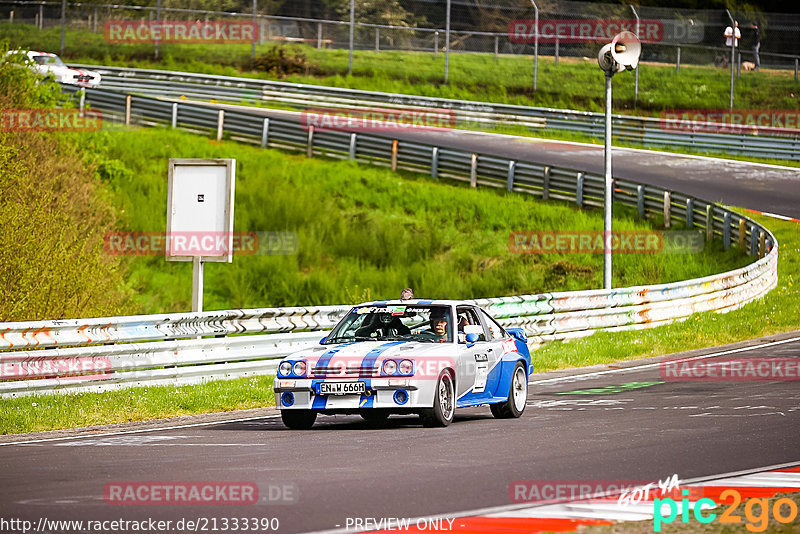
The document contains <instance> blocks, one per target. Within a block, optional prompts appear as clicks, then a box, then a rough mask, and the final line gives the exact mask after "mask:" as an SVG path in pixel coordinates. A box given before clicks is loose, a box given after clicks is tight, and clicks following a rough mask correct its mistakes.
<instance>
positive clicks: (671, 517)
mask: <svg viewBox="0 0 800 534" xmlns="http://www.w3.org/2000/svg"><path fill="white" fill-rule="evenodd" d="M688 494H689V492H688V491H687V490H683V495H684V496H686V495H688ZM719 498H720V500H721V501H722V502H723V503H726V501H727V500H728V499H731V502H730V504H728V507H727V509H726V510H725V511H724V512H723V513H722V514H721V515H720V516H719V522H720V523H725V524H731V523H732V524H740V523H742V518H741V517H740V516H738V515H736V514H735V513H734V512H735V511H736V509H737V508H738V507H739V505H740V504H741V503H742V495H741V493H739V490H735V489H727V490H725V491H723V492H722V493H721V494H720V496H719ZM726 504H727V503H726ZM717 506H718V505H717V503H716V502H715V501H714V500H713V499H708V498H704V499H699V500H697V501H696V502H695V504H694V510H693V514H694V518H695V520H696V521H697V522H698V523H712V522H713V521H714V520H715V519H716V518H717V514H714V513H709V514H707V515H703V510H708V509H711V508H716V507H717ZM784 506H785V507H786V508H787V509H788V510H785V508H784ZM665 508H666V509H667V510H668V515H667V516H666V517H664V509H665ZM756 508H758V511H756ZM784 511H787V512H788V513H784ZM769 514H770V508H769V499H766V498H752V497H751V498H749V499H747V501H745V505H744V516H745V518H746V519H747V521H749V523H747V524H746V525H745V526H746V528H747V530H749V531H750V532H764V531H765V530H766V529H767V525H768V524H769ZM772 516H773V517H774V518H775V520H776V521H777V522H778V523H783V524H787V523H791V522H792V521H794V520H795V519H796V518H797V504H795V502H794V501H792V500H791V499H787V498H783V499H778V500H777V501H775V503H774V504H773V505H772ZM677 517H678V503H677V502H676V501H675V499H669V498H667V499H655V500H654V501H653V532H661V525H662V524H669V523H672V522H673V521H675V520H676V519H677ZM690 521H691V517H690V513H689V499H686V498H684V499H681V522H683V523H689V522H690Z"/></svg>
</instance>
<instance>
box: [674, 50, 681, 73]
mask: <svg viewBox="0 0 800 534" xmlns="http://www.w3.org/2000/svg"><path fill="white" fill-rule="evenodd" d="M680 71H681V47H680V45H678V56H677V57H676V58H675V73H676V74H677V73H679V72H680Z"/></svg>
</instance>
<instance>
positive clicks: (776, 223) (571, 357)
mask: <svg viewBox="0 0 800 534" xmlns="http://www.w3.org/2000/svg"><path fill="white" fill-rule="evenodd" d="M744 214H745V215H747V216H749V217H751V218H753V219H755V220H756V221H758V222H760V223H761V224H763V225H764V226H766V227H767V228H769V229H770V230H771V231H772V232H773V234H774V235H775V237H776V238H777V239H778V243H779V244H780V249H779V254H780V255H779V260H778V285H777V287H776V288H775V289H773V290H772V291H770V292H769V293H768V294H767V295H766V296H765V297H764V298H762V299H758V300H756V301H753V302H751V303H750V304H747V305H746V306H744V307H742V308H740V309H738V310H734V311H731V312H729V313H724V314H718V313H700V314H695V315H692V316H691V317H689V318H688V319H687V320H686V321H682V322H677V323H673V324H670V325H666V326H661V327H658V328H653V329H649V330H639V331H632V332H617V333H605V332H600V333H598V334H595V335H593V336H590V337H587V338H584V339H580V340H576V341H572V342H568V343H550V344H546V345H543V346H542V347H541V348H540V349H538V350H537V351H535V352H534V353H533V360H534V365H535V366H536V370H537V371H539V372H542V371H550V370H553V369H564V368H569V367H580V366H587V365H596V364H604V363H611V362H615V361H623V360H631V359H634V358H644V357H648V356H659V355H662V354H671V353H674V352H681V351H686V350H692V349H699V348H704V347H714V346H718V345H724V344H726V343H734V342H737V341H744V340H747V339H751V338H756V337H761V336H768V335H770V334H776V333H779V332H787V331H790V330H794V329H796V328H798V327H800V319H798V316H797V309H798V307H799V306H800V275H799V274H798V273H800V224H798V223H796V222H792V221H782V220H777V219H771V218H768V217H762V216H759V215H756V214H753V213H749V212H748V213H744Z"/></svg>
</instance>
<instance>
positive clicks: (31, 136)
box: [0, 47, 127, 321]
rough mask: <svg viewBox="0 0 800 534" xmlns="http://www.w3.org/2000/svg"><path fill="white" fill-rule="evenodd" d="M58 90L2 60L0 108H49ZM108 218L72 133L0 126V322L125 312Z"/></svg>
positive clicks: (108, 207)
mask: <svg viewBox="0 0 800 534" xmlns="http://www.w3.org/2000/svg"><path fill="white" fill-rule="evenodd" d="M5 49H6V48H5V47H0V54H5ZM60 95H61V93H60V88H59V86H58V85H57V84H55V83H53V82H49V81H46V80H40V79H37V76H36V75H35V74H34V73H33V72H32V71H30V70H29V69H28V68H26V67H25V66H23V65H21V64H18V63H9V62H6V61H4V60H0V113H3V112H6V111H8V110H12V109H27V108H46V107H53V106H54V105H56V104H57V103H58V100H59V99H60V98H61V96H60ZM114 221H115V215H114V209H113V207H112V203H111V202H110V199H109V197H108V195H107V194H106V193H105V192H104V189H103V187H102V186H101V185H100V184H99V183H98V181H97V180H96V179H95V178H94V172H93V168H92V165H89V164H87V163H85V156H84V154H83V153H82V152H81V151H80V150H79V149H78V148H77V147H76V144H75V143H74V140H73V139H72V138H70V136H68V135H65V134H53V133H41V132H21V131H0V228H2V232H0V321H17V320H32V319H57V318H62V317H87V316H98V315H112V314H116V313H119V312H122V311H125V310H126V305H125V303H126V300H127V299H126V296H125V291H124V290H123V289H122V288H123V287H124V281H123V280H124V279H123V273H122V269H121V266H120V262H119V260H118V259H115V258H113V257H111V256H107V255H106V254H105V253H104V252H103V235H104V234H105V232H107V231H109V230H111V229H112V228H113V226H114Z"/></svg>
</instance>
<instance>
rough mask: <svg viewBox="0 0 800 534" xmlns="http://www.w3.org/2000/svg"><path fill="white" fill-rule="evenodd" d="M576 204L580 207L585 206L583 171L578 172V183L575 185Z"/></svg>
mask: <svg viewBox="0 0 800 534" xmlns="http://www.w3.org/2000/svg"><path fill="white" fill-rule="evenodd" d="M575 204H577V205H578V207H579V208H582V207H583V173H582V172H579V173H578V183H577V184H576V186H575Z"/></svg>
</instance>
